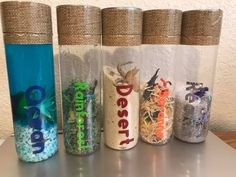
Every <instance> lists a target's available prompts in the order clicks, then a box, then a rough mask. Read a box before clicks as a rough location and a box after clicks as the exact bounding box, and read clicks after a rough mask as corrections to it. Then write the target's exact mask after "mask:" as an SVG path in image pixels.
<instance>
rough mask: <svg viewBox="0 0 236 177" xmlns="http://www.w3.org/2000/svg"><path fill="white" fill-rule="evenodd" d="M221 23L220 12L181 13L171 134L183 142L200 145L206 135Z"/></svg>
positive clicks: (195, 11) (198, 11)
mask: <svg viewBox="0 0 236 177" xmlns="http://www.w3.org/2000/svg"><path fill="white" fill-rule="evenodd" d="M221 23H222V11H221V10H192V11H186V12H184V13H183V20H182V32H181V44H182V45H181V47H180V50H179V56H180V57H179V58H178V59H179V61H178V62H177V65H176V67H177V68H178V71H177V72H176V76H177V82H176V100H175V119H174V134H175V137H177V138H178V139H180V140H182V141H185V142H189V143H199V142H202V141H204V140H205V139H206V136H207V132H208V124H209V118H210V109H211V102H212V88H213V82H214V75H215V66H216V59H217V50H218V44H219V39H220V31H221Z"/></svg>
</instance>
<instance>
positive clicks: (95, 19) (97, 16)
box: [57, 5, 101, 45]
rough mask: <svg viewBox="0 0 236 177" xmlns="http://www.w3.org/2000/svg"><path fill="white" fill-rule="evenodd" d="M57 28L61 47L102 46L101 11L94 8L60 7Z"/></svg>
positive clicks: (80, 6) (79, 6)
mask: <svg viewBox="0 0 236 177" xmlns="http://www.w3.org/2000/svg"><path fill="white" fill-rule="evenodd" d="M57 27H58V36H59V44H60V45H90V44H92V45H93V44H94V45H95V44H100V43H101V10H100V8H98V7H94V6H83V5H78V6H77V5H62V6H58V7H57Z"/></svg>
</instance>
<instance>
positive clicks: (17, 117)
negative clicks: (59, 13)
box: [2, 2, 58, 162]
mask: <svg viewBox="0 0 236 177" xmlns="http://www.w3.org/2000/svg"><path fill="white" fill-rule="evenodd" d="M2 9H3V12H2V13H3V32H4V41H5V52H6V62H7V71H8V79H9V88H10V96H11V105H12V115H13V124H14V134H15V144H16V151H17V154H18V157H19V158H20V159H21V160H23V161H27V162H38V161H42V160H45V159H48V158H49V157H51V156H53V155H54V154H55V153H56V151H57V147H58V140H57V114H56V101H55V82H54V66H53V47H52V44H51V33H50V31H51V18H50V15H51V11H50V7H49V6H46V5H43V4H38V3H29V2H23V3H20V2H4V3H2ZM32 10H35V11H34V13H33V11H32ZM13 11H15V13H16V15H15V17H13ZM23 17H24V19H23ZM13 18H16V19H17V20H16V19H13ZM36 18H37V19H36ZM6 19H8V21H6ZM24 20H25V21H27V23H28V24H29V25H28V26H25V25H24V22H23V21H24ZM11 21H12V23H11ZM36 21H37V24H36V23H35V22H36ZM13 22H14V23H15V29H14V30H15V31H16V32H17V33H16V32H14V31H12V30H11V29H12V28H10V26H11V25H12V24H13ZM22 23H23V24H22ZM19 26H20V27H21V28H20V27H19ZM36 26H37V27H38V29H39V31H35V33H33V34H30V33H32V31H33V30H34V28H35V27H36ZM18 27H19V29H18ZM40 29H41V32H40ZM19 30H21V31H23V32H24V33H22V34H18V31H19ZM45 30H46V31H45ZM44 33H45V34H44Z"/></svg>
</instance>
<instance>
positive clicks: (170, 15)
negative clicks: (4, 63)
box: [142, 9, 182, 44]
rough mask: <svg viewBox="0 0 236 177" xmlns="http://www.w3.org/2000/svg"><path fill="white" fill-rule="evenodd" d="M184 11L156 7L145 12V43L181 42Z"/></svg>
mask: <svg viewBox="0 0 236 177" xmlns="http://www.w3.org/2000/svg"><path fill="white" fill-rule="evenodd" d="M181 20H182V11H180V10H176V9H155V10H148V11H144V13H143V41H142V43H143V44H179V43H180V34H181Z"/></svg>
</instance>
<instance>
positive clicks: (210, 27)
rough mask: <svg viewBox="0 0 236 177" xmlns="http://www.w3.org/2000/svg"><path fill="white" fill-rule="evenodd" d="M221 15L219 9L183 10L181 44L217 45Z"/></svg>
mask: <svg viewBox="0 0 236 177" xmlns="http://www.w3.org/2000/svg"><path fill="white" fill-rule="evenodd" d="M222 16H223V12H222V10H220V9H217V10H192V11H185V12H183V20H182V32H181V44H186V45H218V44H219V41H220V32H221V24H222Z"/></svg>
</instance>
